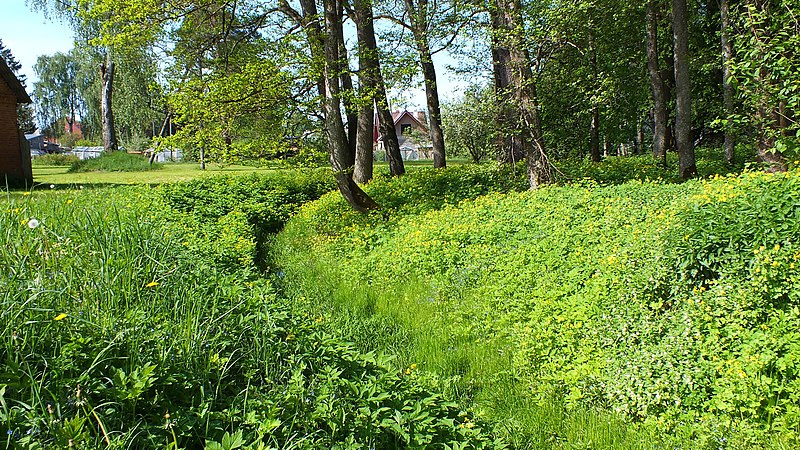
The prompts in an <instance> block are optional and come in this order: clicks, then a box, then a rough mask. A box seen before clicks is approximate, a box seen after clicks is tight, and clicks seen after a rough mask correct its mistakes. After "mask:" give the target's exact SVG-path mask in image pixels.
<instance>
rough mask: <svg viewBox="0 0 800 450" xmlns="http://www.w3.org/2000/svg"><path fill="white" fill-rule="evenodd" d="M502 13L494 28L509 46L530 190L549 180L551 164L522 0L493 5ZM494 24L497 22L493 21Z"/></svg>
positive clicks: (507, 46)
mask: <svg viewBox="0 0 800 450" xmlns="http://www.w3.org/2000/svg"><path fill="white" fill-rule="evenodd" d="M493 7H494V8H497V11H498V13H499V17H498V19H499V20H498V23H497V25H499V29H496V30H493V32H494V33H496V35H497V36H498V37H499V38H500V39H501V42H502V44H501V45H502V46H503V47H506V48H508V56H509V60H508V63H509V69H510V70H509V74H510V78H509V81H510V87H511V90H512V95H513V100H514V103H515V106H516V108H517V111H518V117H519V119H520V121H519V123H518V124H516V125H517V132H518V133H519V135H520V136H521V138H522V140H523V146H524V147H523V148H524V149H525V162H526V164H525V167H526V171H527V175H528V183H529V185H530V188H531V189H537V188H538V187H539V186H542V185H543V184H547V183H549V182H550V167H549V163H548V161H547V155H546V152H545V145H544V140H543V138H542V123H541V120H540V117H539V105H538V97H537V93H536V83H535V80H534V78H533V71H532V70H531V59H530V56H529V55H528V52H527V49H526V45H525V39H524V38H523V36H524V29H523V21H522V10H521V4H520V0H500V1H498V2H496V3H495V4H494V5H493ZM493 24H494V21H493Z"/></svg>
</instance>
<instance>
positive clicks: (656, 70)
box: [647, 0, 669, 167]
mask: <svg viewBox="0 0 800 450" xmlns="http://www.w3.org/2000/svg"><path fill="white" fill-rule="evenodd" d="M660 12H661V1H660V0H648V2H647V71H648V74H649V75H650V90H651V92H652V95H653V157H654V158H660V159H661V160H662V161H663V163H664V166H665V167H666V164H667V121H668V120H669V116H668V113H667V97H668V95H667V85H666V82H665V81H664V78H663V76H662V72H661V69H660V64H659V61H660V59H659V50H658V22H659V16H660Z"/></svg>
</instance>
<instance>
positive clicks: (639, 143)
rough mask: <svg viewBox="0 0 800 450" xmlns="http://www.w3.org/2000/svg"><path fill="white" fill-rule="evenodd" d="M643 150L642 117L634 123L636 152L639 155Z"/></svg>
mask: <svg viewBox="0 0 800 450" xmlns="http://www.w3.org/2000/svg"><path fill="white" fill-rule="evenodd" d="M643 152H644V127H643V126H642V119H639V121H638V123H637V124H636V154H637V155H641V154H642V153H643Z"/></svg>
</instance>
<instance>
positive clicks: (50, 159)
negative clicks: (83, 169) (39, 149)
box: [31, 153, 79, 166]
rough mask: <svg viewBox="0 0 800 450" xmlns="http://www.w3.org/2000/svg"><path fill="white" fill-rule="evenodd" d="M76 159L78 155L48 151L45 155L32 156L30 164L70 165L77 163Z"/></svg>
mask: <svg viewBox="0 0 800 450" xmlns="http://www.w3.org/2000/svg"><path fill="white" fill-rule="evenodd" d="M78 161H79V159H78V157H77V156H74V155H65V154H63V153H48V154H46V155H42V156H36V157H34V158H33V159H31V164H32V165H34V166H72V165H73V164H76V163H78Z"/></svg>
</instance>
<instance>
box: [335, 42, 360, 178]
mask: <svg viewBox="0 0 800 450" xmlns="http://www.w3.org/2000/svg"><path fill="white" fill-rule="evenodd" d="M337 34H339V35H340V36H342V41H341V42H339V82H340V83H341V87H342V92H341V94H342V95H341V98H342V100H343V103H344V115H345V117H347V148H348V150H349V155H348V159H347V163H348V164H349V165H355V162H356V146H357V144H356V139H357V136H358V108H357V107H356V105H355V104H354V103H353V97H354V96H355V91H354V89H353V78H352V77H351V76H350V67H348V61H349V58H348V57H347V47H345V45H344V30H340V32H339V33H337Z"/></svg>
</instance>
